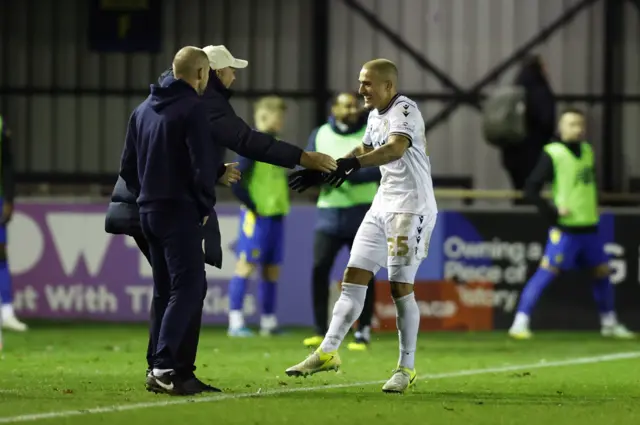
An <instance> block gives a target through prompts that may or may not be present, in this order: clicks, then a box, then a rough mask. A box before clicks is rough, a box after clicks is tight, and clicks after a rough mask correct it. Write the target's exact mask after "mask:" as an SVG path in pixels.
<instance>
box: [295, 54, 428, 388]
mask: <svg viewBox="0 0 640 425" xmlns="http://www.w3.org/2000/svg"><path fill="white" fill-rule="evenodd" d="M359 79H360V89H359V93H360V94H361V95H362V96H363V97H364V101H365V107H367V108H368V109H371V112H370V113H369V119H368V122H367V129H366V131H365V134H364V137H363V140H362V145H361V146H358V147H357V148H356V149H354V150H353V152H352V153H351V154H350V155H348V156H347V157H346V158H342V159H339V160H338V161H337V162H338V168H337V169H336V171H334V172H332V173H331V174H329V176H328V178H327V182H329V183H330V184H332V185H334V186H336V187H337V186H340V185H341V184H342V183H343V182H344V180H345V179H348V178H349V176H350V175H351V174H352V173H353V172H355V171H357V170H358V169H360V168H361V167H377V166H380V171H381V173H382V180H381V182H380V187H379V189H378V191H377V193H376V195H375V197H374V199H373V203H372V205H371V208H370V209H369V211H368V212H367V214H366V215H365V218H364V220H363V221H362V224H361V225H360V228H359V229H358V232H357V234H356V237H355V240H354V242H353V248H352V249H351V256H350V258H349V263H348V266H347V269H346V271H345V272H344V277H343V279H342V281H343V284H342V293H341V295H340V298H339V299H338V301H337V302H336V304H335V306H334V308H333V317H332V319H331V324H330V325H329V330H328V332H327V334H326V335H325V338H324V340H323V341H322V343H321V344H320V347H319V348H318V349H317V350H316V351H315V352H314V353H312V354H311V355H310V356H309V357H307V358H306V359H305V360H304V361H302V362H301V363H299V364H297V365H295V366H292V367H290V368H289V369H287V370H286V373H287V375H289V376H306V375H310V374H314V373H316V372H321V371H327V370H336V369H338V368H339V366H340V364H341V361H340V356H339V355H338V348H339V347H340V344H341V343H342V341H343V339H344V337H345V335H346V334H347V332H348V331H349V329H350V328H351V326H352V325H353V323H354V322H355V320H356V319H357V318H358V316H359V315H360V313H361V312H362V308H363V305H364V300H365V297H366V293H367V284H368V283H369V281H370V280H371V278H372V277H373V276H374V275H375V274H376V273H377V272H378V270H379V269H380V268H381V267H386V268H387V269H388V272H389V281H390V282H391V295H392V297H393V300H394V303H395V306H396V314H397V321H396V323H397V326H398V335H399V339H400V359H399V361H398V366H397V368H396V370H395V371H394V372H393V375H392V376H391V378H390V379H389V380H388V381H387V382H386V383H385V384H384V386H383V387H382V390H383V391H384V392H403V391H405V390H406V389H407V388H409V387H410V386H411V385H412V384H413V383H414V381H415V379H416V371H415V365H414V363H415V351H416V341H417V339H418V328H419V325H420V310H419V309H418V304H417V303H416V300H415V296H414V292H413V283H414V279H415V275H416V272H417V270H418V267H419V266H420V263H421V262H422V260H424V259H425V258H426V257H427V252H428V248H429V240H430V238H431V233H432V231H433V228H434V226H435V223H436V216H437V207H436V201H435V198H434V194H433V185H432V182H431V164H430V162H429V154H428V152H427V143H426V139H425V132H424V120H423V118H422V114H421V113H420V110H419V109H418V107H417V105H416V104H415V102H413V101H412V100H411V99H408V98H407V97H405V96H401V95H399V94H398V93H397V91H396V87H397V81H398V70H397V68H396V66H395V64H394V63H393V62H391V61H388V60H386V59H376V60H373V61H370V62H367V63H366V64H364V66H363V68H362V70H361V71H360V78H359ZM318 179H319V177H318V173H315V172H312V171H307V170H302V171H299V172H296V173H293V174H292V176H291V180H290V185H291V187H292V188H294V189H296V188H299V187H301V186H302V187H304V186H308V185H310V184H317V181H318Z"/></svg>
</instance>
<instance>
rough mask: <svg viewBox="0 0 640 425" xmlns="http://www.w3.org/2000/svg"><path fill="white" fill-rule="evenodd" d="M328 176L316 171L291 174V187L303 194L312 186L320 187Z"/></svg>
mask: <svg viewBox="0 0 640 425" xmlns="http://www.w3.org/2000/svg"><path fill="white" fill-rule="evenodd" d="M325 178H326V174H325V173H323V172H321V171H316V170H308V169H304V170H298V171H295V172H293V173H291V174H289V187H290V188H291V189H292V190H295V191H296V192H298V193H302V192H304V191H305V190H307V189H309V188H310V187H312V186H318V185H320V184H322V183H323V182H324V179H325Z"/></svg>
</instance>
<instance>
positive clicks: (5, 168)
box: [0, 116, 28, 345]
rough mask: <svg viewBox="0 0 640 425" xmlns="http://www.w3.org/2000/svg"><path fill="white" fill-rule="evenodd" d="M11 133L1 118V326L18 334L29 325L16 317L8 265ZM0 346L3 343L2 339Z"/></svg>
mask: <svg viewBox="0 0 640 425" xmlns="http://www.w3.org/2000/svg"><path fill="white" fill-rule="evenodd" d="M11 144H12V140H11V131H10V130H9V129H8V128H7V126H5V125H4V121H3V119H2V116H0V148H1V149H2V150H1V151H0V156H1V161H2V162H1V165H0V166H1V167H2V168H1V169H0V179H1V180H2V181H1V185H0V211H2V217H1V218H0V302H1V303H2V307H1V312H0V314H1V315H0V325H2V327H3V328H5V329H9V330H12V331H17V332H24V331H26V330H27V329H28V328H27V325H26V324H24V323H22V322H21V321H20V320H18V318H17V317H16V314H15V311H14V310H13V285H12V282H11V274H10V272H9V265H8V263H7V224H9V221H10V220H11V217H12V215H13V198H14V195H15V177H14V176H15V173H14V163H13V149H12V148H11ZM0 345H2V341H1V338H0Z"/></svg>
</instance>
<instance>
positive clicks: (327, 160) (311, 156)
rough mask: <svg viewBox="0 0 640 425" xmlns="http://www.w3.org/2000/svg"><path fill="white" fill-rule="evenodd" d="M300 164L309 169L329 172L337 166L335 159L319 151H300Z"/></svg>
mask: <svg viewBox="0 0 640 425" xmlns="http://www.w3.org/2000/svg"><path fill="white" fill-rule="evenodd" d="M300 165H302V166H303V167H304V168H308V169H310V170H316V171H322V172H323V173H330V172H331V171H333V170H335V169H336V168H337V165H336V160H335V159H333V158H331V157H330V156H329V155H326V154H323V153H320V152H302V155H301V156H300Z"/></svg>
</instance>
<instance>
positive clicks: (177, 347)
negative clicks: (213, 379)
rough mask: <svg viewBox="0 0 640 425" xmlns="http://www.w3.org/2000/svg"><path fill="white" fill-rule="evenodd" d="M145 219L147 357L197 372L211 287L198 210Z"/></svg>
mask: <svg viewBox="0 0 640 425" xmlns="http://www.w3.org/2000/svg"><path fill="white" fill-rule="evenodd" d="M140 220H141V224H142V231H143V233H144V237H145V239H146V241H147V243H148V249H149V251H148V252H149V259H150V260H151V261H150V262H151V267H152V269H153V283H154V285H153V300H152V304H151V324H150V332H149V333H150V336H149V347H148V352H147V361H148V362H149V363H151V364H150V365H149V366H150V367H155V368H158V369H174V370H175V371H176V372H177V373H179V374H181V375H185V376H188V375H192V374H193V371H194V370H195V360H196V353H197V350H198V343H199V339H200V327H201V322H202V309H203V305H204V298H205V295H206V290H207V284H206V278H205V271H204V255H203V252H202V226H201V225H200V224H199V218H198V214H197V213H196V212H195V211H189V210H187V211H171V212H150V213H142V214H140ZM138 246H140V244H139V245H138Z"/></svg>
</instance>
